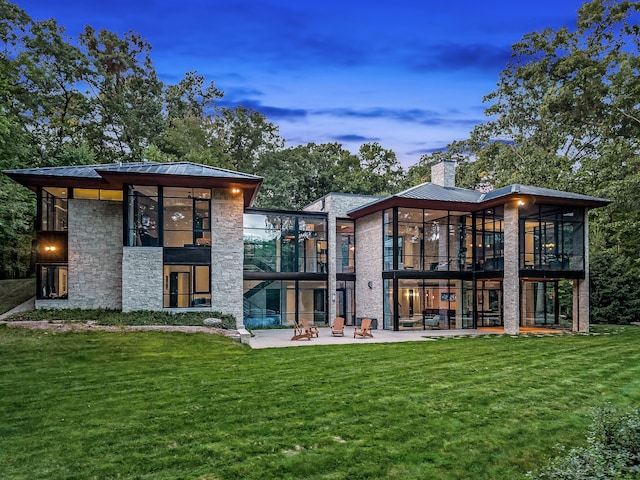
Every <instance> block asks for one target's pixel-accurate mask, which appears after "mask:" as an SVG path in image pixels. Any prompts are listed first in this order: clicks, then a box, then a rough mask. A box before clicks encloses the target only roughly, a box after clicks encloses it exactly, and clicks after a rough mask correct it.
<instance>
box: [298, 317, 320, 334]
mask: <svg viewBox="0 0 640 480" xmlns="http://www.w3.org/2000/svg"><path fill="white" fill-rule="evenodd" d="M300 324H301V325H302V328H304V329H305V330H306V331H307V332H309V334H310V335H311V336H312V337H313V336H314V335H315V336H316V337H317V336H318V334H319V333H320V332H319V331H318V327H316V326H315V325H312V326H309V320H307V319H306V318H303V319H302V320H300Z"/></svg>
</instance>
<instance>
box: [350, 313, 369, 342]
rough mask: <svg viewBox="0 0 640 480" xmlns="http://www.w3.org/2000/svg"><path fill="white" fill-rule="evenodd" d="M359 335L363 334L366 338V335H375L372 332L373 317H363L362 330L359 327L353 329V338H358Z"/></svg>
mask: <svg viewBox="0 0 640 480" xmlns="http://www.w3.org/2000/svg"><path fill="white" fill-rule="evenodd" d="M357 335H359V336H361V337H362V338H365V337H371V338H373V335H372V334H371V319H370V318H363V319H362V323H361V324H360V330H358V327H355V328H354V329H353V338H356V336H357Z"/></svg>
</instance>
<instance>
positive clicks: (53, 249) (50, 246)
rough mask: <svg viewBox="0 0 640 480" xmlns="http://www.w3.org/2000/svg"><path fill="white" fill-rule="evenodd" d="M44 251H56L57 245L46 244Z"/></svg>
mask: <svg viewBox="0 0 640 480" xmlns="http://www.w3.org/2000/svg"><path fill="white" fill-rule="evenodd" d="M44 251H45V252H49V253H51V252H55V251H56V246H55V245H45V247H44Z"/></svg>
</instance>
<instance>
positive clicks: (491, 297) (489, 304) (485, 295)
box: [476, 280, 504, 327]
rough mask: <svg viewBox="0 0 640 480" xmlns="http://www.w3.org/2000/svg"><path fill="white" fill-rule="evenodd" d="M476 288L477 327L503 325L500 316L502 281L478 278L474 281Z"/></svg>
mask: <svg viewBox="0 0 640 480" xmlns="http://www.w3.org/2000/svg"><path fill="white" fill-rule="evenodd" d="M476 289H477V291H476V311H477V314H478V323H477V325H478V327H496V326H502V325H504V319H503V316H502V308H503V307H502V305H503V303H502V282H501V281H496V280H480V281H478V282H476Z"/></svg>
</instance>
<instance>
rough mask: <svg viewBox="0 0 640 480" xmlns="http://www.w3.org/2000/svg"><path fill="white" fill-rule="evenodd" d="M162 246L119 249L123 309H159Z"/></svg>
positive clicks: (160, 303)
mask: <svg viewBox="0 0 640 480" xmlns="http://www.w3.org/2000/svg"><path fill="white" fill-rule="evenodd" d="M162 278H163V258H162V248H161V247H124V248H123V249H122V311H123V312H132V311H135V310H162V308H163V298H162V292H163V288H162Z"/></svg>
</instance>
